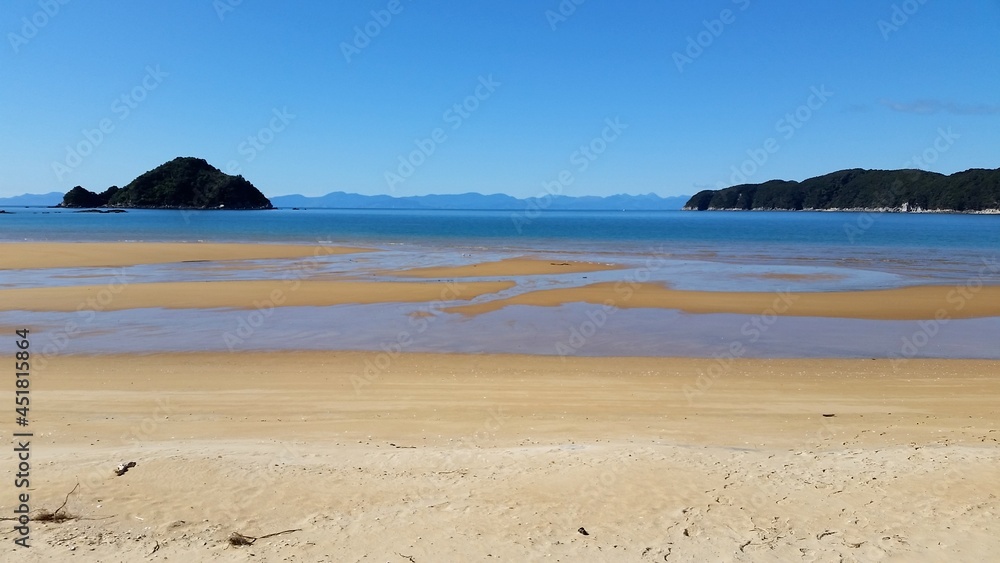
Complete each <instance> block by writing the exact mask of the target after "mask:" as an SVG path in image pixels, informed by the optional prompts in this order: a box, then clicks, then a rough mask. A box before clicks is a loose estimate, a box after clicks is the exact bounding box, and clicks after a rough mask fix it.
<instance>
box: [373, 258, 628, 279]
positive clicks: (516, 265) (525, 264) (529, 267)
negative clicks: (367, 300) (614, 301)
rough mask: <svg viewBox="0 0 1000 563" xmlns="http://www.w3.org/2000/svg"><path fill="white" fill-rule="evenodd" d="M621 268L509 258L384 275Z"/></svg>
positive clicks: (462, 275)
mask: <svg viewBox="0 0 1000 563" xmlns="http://www.w3.org/2000/svg"><path fill="white" fill-rule="evenodd" d="M621 268H622V266H620V265H615V264H599V263H596V262H577V261H565V260H539V259H537V258H510V259H507V260H497V261H495V262H482V263H479V264H469V265H466V266H443V267H432V268H415V269H411V270H401V271H398V272H386V273H387V274H391V275H394V276H400V277H412V278H428V279H432V278H471V277H494V276H533V275H541V274H578V273H582V272H602V271H607V270H619V269H621Z"/></svg>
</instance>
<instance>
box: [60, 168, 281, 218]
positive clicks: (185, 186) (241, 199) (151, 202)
mask: <svg viewBox="0 0 1000 563" xmlns="http://www.w3.org/2000/svg"><path fill="white" fill-rule="evenodd" d="M61 206H62V207H118V208H144V209H219V208H224V209H271V208H272V206H271V202H270V201H269V200H268V199H267V198H266V197H264V194H262V193H261V192H260V190H258V189H257V188H256V187H254V185H253V184H251V183H250V182H248V181H247V180H246V179H244V178H243V176H230V175H229V174H225V173H223V172H222V171H221V170H219V169H218V168H215V167H214V166H212V165H211V164H209V163H208V162H206V161H205V160H203V159H200V158H191V157H179V158H175V159H173V160H171V161H170V162H167V163H165V164H162V165H160V166H157V167H156V168H154V169H152V170H150V171H149V172H146V173H145V174H143V175H141V176H139V177H138V178H136V179H135V180H132V181H131V182H130V183H129V184H128V185H126V186H125V187H124V188H119V187H117V186H111V187H110V188H108V189H107V190H105V191H104V192H102V193H100V194H97V193H94V192H91V191H89V190H87V189H84V188H82V187H80V186H76V187H75V188H73V189H71V190H70V191H69V192H67V193H66V195H65V196H63V201H62V204H61Z"/></svg>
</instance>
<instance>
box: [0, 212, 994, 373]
mask: <svg viewBox="0 0 1000 563" xmlns="http://www.w3.org/2000/svg"><path fill="white" fill-rule="evenodd" d="M5 209H6V211H7V212H8V213H4V214H0V242H18V241H35V242H39V241H57V242H75V241H94V242H99V241H146V242H155V241H172V242H174V241H190V242H197V241H204V242H254V243H302V244H317V243H319V244H329V245H349V246H361V247H368V248H372V249H376V250H378V252H372V253H366V254H361V255H336V256H327V257H324V258H323V259H322V262H321V263H320V264H319V265H318V267H317V268H316V269H315V271H314V272H312V274H313V275H315V276H317V277H320V278H322V277H323V276H326V277H338V278H345V279H381V280H394V279H397V278H394V277H393V276H392V275H391V274H387V273H386V272H391V271H394V270H399V269H405V268H416V267H426V266H439V265H461V264H472V263H477V262H483V261H491V260H498V259H504V258H512V257H520V256H530V257H538V258H543V259H553V260H588V261H598V262H602V263H614V264H622V265H625V266H626V268H625V269H623V270H613V271H605V272H594V273H588V274H575V275H574V274H560V275H547V276H525V277H524V278H523V279H518V280H517V281H518V286H517V287H516V288H514V289H512V290H510V291H507V292H504V293H503V294H500V295H498V296H493V297H487V299H488V298H494V297H506V296H509V295H513V294H516V293H519V292H525V291H533V290H537V289H548V288H559V287H573V286H578V285H586V284H589V283H595V282H600V281H620V280H623V279H640V280H648V281H650V282H659V283H663V284H666V285H669V286H671V287H675V288H678V289H698V290H710V291H729V290H738V291H772V292H776V294H777V293H779V292H783V291H792V292H794V291H844V290H860V289H879V288H891V287H903V286H907V285H926V284H942V285H949V284H955V285H963V284H967V283H970V282H975V283H983V284H997V283H998V282H1000V272H997V271H996V268H995V267H994V268H993V269H991V268H990V265H992V264H996V260H997V257H998V252H1000V216H992V215H959V214H902V213H899V214H892V213H890V214H868V213H841V212H685V211H662V212H611V211H608V212H548V211H538V210H532V209H525V210H521V211H433V210H428V211H410V210H324V209H304V210H292V209H281V210H270V211H165V210H129V211H128V212H127V213H116V214H106V213H78V212H75V211H72V210H63V209H49V208H15V207H8V208H5ZM0 252H2V249H0ZM250 262H252V263H251V264H247V265H246V267H245V268H232V267H228V266H227V267H225V268H220V267H215V266H213V265H206V264H169V265H144V266H133V267H129V268H119V269H116V270H114V271H112V270H109V269H100V268H90V269H88V268H76V269H62V270H0V287H8V288H9V287H39V286H46V285H69V284H75V283H81V282H80V281H79V280H81V279H85V280H87V283H89V284H102V283H111V282H112V280H113V279H115V276H123V275H124V276H127V277H128V279H129V280H130V281H131V282H133V283H141V282H148V281H189V280H230V279H280V278H281V276H282V275H286V274H287V270H288V268H287V266H288V264H285V263H282V261H250ZM483 279H488V278H483ZM480 299H482V298H480ZM422 306H424V305H422V304H416V303H413V304H411V303H390V304H381V305H364V306H360V305H341V306H336V307H316V308H291V307H289V308H279V309H276V310H274V311H272V312H270V314H269V317H268V322H267V323H266V326H265V327H263V328H262V329H261V330H257V331H254V334H253V335H252V337H250V338H246V339H243V340H242V342H240V343H239V346H238V348H239V349H353V350H357V349H361V350H372V351H373V352H374V351H378V350H380V349H384V348H385V346H387V343H392V342H395V341H396V340H397V338H398V335H399V334H400V333H401V331H407V330H409V331H410V332H413V331H412V328H413V316H412V315H413V314H414V313H415V312H418V311H420V309H421V307H422ZM11 307H14V305H12V304H4V305H3V309H5V310H6V309H9V308H11ZM434 313H435V314H434V316H433V317H432V319H433V320H434V322H433V323H431V324H430V325H429V328H427V329H426V330H423V331H421V332H419V333H414V334H412V335H410V336H412V339H408V340H407V342H409V344H407V346H408V350H409V351H434V352H466V353H485V352H496V353H531V354H550V355H551V354H562V355H567V354H573V355H581V356H588V355H590V356H602V355H642V356H701V357H711V356H717V355H720V354H723V353H724V351H725V350H726V349H728V347H729V345H730V344H732V343H733V342H736V341H740V342H741V344H744V348H745V350H746V351H745V355H746V356H748V357H963V358H1000V347H998V346H997V335H998V334H1000V319H998V318H988V319H971V320H952V321H950V322H948V323H947V324H946V325H944V326H942V327H940V328H941V330H939V331H935V334H934V335H933V338H923V337H921V336H920V331H921V330H924V332H926V330H925V329H923V328H922V325H919V324H918V323H915V322H904V321H863V320H852V319H828V318H823V319H813V318H804V317H781V318H780V320H779V322H775V323H773V325H768V330H767V331H765V332H764V333H763V334H761V335H760V336H759V338H756V339H755V340H754V341H753V342H746V336H745V333H746V331H745V330H743V329H744V327H745V326H746V323H747V322H751V321H753V318H752V317H750V316H745V315H724V314H712V315H694V314H686V313H682V312H679V311H664V310H653V309H619V310H617V311H615V312H614V314H613V315H611V316H610V317H607V318H606V319H604V320H603V321H602V322H601V323H600V326H599V327H597V326H592V325H594V321H593V317H594V307H593V306H592V305H586V304H566V305H563V306H561V307H547V308H535V307H523V306H515V307H508V308H505V309H502V310H499V311H495V312H492V313H488V314H484V315H480V316H476V317H465V316H462V315H457V314H450V313H445V312H440V311H435V312H434ZM247 315H248V313H247V311H245V310H227V309H213V310H174V309H163V310H154V311H150V310H144V311H119V312H112V311H101V312H97V314H96V315H90V316H89V317H88V318H91V317H92V320H90V322H89V325H88V326H87V330H85V331H84V332H83V334H81V335H79V336H77V337H76V338H74V339H73V341H72V342H71V343H69V344H67V345H65V346H64V350H63V351H64V353H107V352H156V351H174V350H233V346H232V339H230V340H229V343H228V344H227V341H226V339H225V338H224V335H225V334H227V333H230V334H232V333H233V331H234V330H236V327H238V326H240V323H241V322H243V323H245V322H246V320H247ZM65 316H66V314H65V313H63V314H56V313H29V312H25V311H16V310H14V311H8V312H3V313H0V325H4V326H13V325H20V324H24V323H25V322H29V323H31V324H33V325H36V326H38V327H40V329H41V330H57V327H59V326H60V325H61V324H64V323H65ZM588 320H589V322H590V324H587V323H588ZM421 326H425V325H421ZM178 327H185V329H184V330H177V328H178ZM592 328H593V329H595V330H591V329H592ZM584 332H586V333H588V334H587V335H584V334H583V333H584ZM591 333H592V334H591ZM914 336H917V337H918V341H919V342H922V344H921V345H920V346H915V345H913V338H914ZM925 336H926V335H925ZM924 340H927V342H923V341H924ZM233 351H235V350H233Z"/></svg>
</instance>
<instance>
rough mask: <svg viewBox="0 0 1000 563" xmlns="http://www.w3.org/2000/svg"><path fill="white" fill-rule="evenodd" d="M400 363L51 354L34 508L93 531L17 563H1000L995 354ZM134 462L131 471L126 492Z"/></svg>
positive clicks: (38, 410) (35, 407) (49, 535)
mask: <svg viewBox="0 0 1000 563" xmlns="http://www.w3.org/2000/svg"><path fill="white" fill-rule="evenodd" d="M387 358H388V360H387V361H385V362H384V361H382V360H381V359H380V355H379V354H376V353H360V352H347V353H333V352H328V353H297V352H283V353H269V354H261V353H241V354H225V353H219V354H166V355H153V356H101V357H79V356H63V357H55V358H52V359H51V361H50V362H48V363H47V364H46V365H45V366H44V367H43V368H39V369H38V371H37V373H36V375H34V376H32V377H35V378H36V379H34V382H35V383H33V393H34V394H33V404H32V411H31V412H32V415H33V422H32V424H33V428H34V429H35V430H36V432H37V434H36V436H37V438H35V439H34V441H33V442H32V444H33V447H34V448H35V449H34V450H33V457H32V464H33V468H35V469H34V471H33V474H32V476H33V479H32V487H33V490H32V495H31V496H32V504H33V506H34V507H38V508H41V507H48V508H50V509H51V508H54V507H56V506H58V505H59V504H61V503H62V502H63V499H64V496H65V494H66V493H67V492H69V490H70V489H72V488H73V486H74V484H76V483H77V482H79V483H80V484H81V485H80V489H79V490H78V491H77V492H76V493H75V494H74V495H73V496H72V497H71V498H70V500H69V503H68V508H69V510H70V511H71V513H73V514H77V515H79V516H82V517H84V518H86V519H85V520H76V521H71V522H68V523H64V524H60V525H54V524H43V523H35V524H34V525H33V533H32V540H33V543H34V545H35V546H36V547H34V548H32V550H31V552H30V553H28V556H29V558H28V559H24V557H25V555H24V553H23V552H17V556H18V557H19V558H18V559H12V560H26V561H32V560H33V561H46V560H49V561H51V560H67V559H72V560H78V561H85V562H88V563H89V562H93V561H107V560H150V561H174V560H184V561H202V560H205V561H207V560H222V561H245V560H247V559H248V558H252V559H253V560H257V561H281V560H288V559H290V558H293V559H296V560H298V559H302V560H307V561H320V560H329V561H403V562H405V561H407V560H409V559H408V558H409V557H412V558H413V560H415V561H498V560H499V561H537V560H551V561H560V560H561V561H671V560H679V561H708V560H733V561H775V560H781V561H791V560H802V558H803V554H806V555H808V556H809V557H811V558H813V559H814V560H820V561H827V560H838V559H842V560H860V561H887V560H905V561H936V560H951V561H954V560H962V561H973V560H989V559H990V558H991V557H992V555H993V554H995V553H996V550H997V549H1000V539H998V538H1000V536H998V534H997V533H996V514H997V513H998V511H1000V448H998V442H997V440H998V439H1000V432H998V430H1000V406H998V405H1000V380H998V378H997V377H996V374H997V373H998V372H1000V363H998V362H987V361H922V360H921V361H909V362H903V363H899V364H893V363H892V362H891V361H888V360H886V361H858V360H833V361H829V360H782V361H764V360H745V361H737V362H734V363H732V364H729V365H728V366H727V367H726V368H725V369H724V370H723V371H722V372H721V373H716V372H714V371H712V372H710V371H709V370H712V367H713V366H714V365H717V364H716V363H715V362H714V361H713V360H689V359H646V358H601V359H593V358H587V359H581V358H569V359H567V360H565V361H563V360H561V359H559V358H539V357H524V356H455V355H429V354H403V355H397V356H394V357H391V358H389V357H388V356H387ZM376 365H378V366H382V367H375V368H373V367H371V366H376ZM707 373H716V376H715V377H713V378H710V379H708V380H705V379H699V377H700V376H704V375H705V374H707ZM699 381H700V382H701V383H699ZM824 414H826V415H833V416H823V415H824ZM125 460H131V461H135V462H137V465H136V467H135V468H133V469H132V470H130V471H129V473H127V474H126V475H124V476H122V477H116V476H114V474H113V473H112V471H111V470H112V469H113V468H114V467H115V465H117V464H118V463H119V462H121V461H125ZM10 468H11V465H10V464H5V465H4V466H3V469H2V470H3V471H4V472H5V473H6V474H7V476H8V477H11V478H12V475H10V473H11V469H10ZM12 500H13V497H12V496H11V495H3V496H2V497H0V511H3V512H4V513H6V514H11V513H12V510H13V508H14V507H13V506H12V504H11V502H12ZM581 527H583V528H584V529H585V530H586V531H587V532H588V535H586V536H584V535H583V534H581V533H580V532H579V531H578V529H579V528H581ZM288 529H297V530H298V531H296V532H293V533H289V534H286V535H281V536H275V537H272V538H267V539H262V540H259V541H258V542H256V543H255V544H254V545H253V546H249V547H242V548H235V547H231V546H229V545H228V544H227V542H226V538H227V537H228V536H229V534H230V533H231V532H233V531H240V532H243V533H245V534H249V535H264V534H267V533H271V532H277V531H281V530H288ZM12 534H13V530H12V529H8V527H5V531H3V532H0V535H2V536H3V537H4V538H9V537H10V536H11V535H12ZM157 546H159V547H158V548H157ZM12 549H13V548H12V547H11V543H10V542H9V541H8V542H7V543H6V544H5V545H4V546H3V547H2V548H0V550H2V551H0V553H3V555H0V557H7V556H9V555H11V554H10V553H6V552H8V551H11V550H12ZM154 549H155V553H154ZM71 550H72V551H71ZM400 555H403V556H407V557H401V556H400ZM32 558H34V559H32Z"/></svg>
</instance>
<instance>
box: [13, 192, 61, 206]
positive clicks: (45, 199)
mask: <svg viewBox="0 0 1000 563" xmlns="http://www.w3.org/2000/svg"><path fill="white" fill-rule="evenodd" d="M62 198H63V194H62V192H49V193H47V194H24V195H16V196H14V197H0V205H4V206H7V207H14V206H19V207H24V206H29V207H52V206H53V205H59V202H61V201H62Z"/></svg>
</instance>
